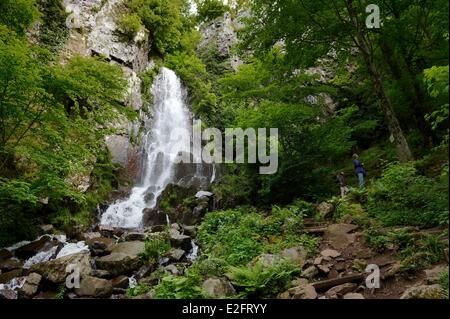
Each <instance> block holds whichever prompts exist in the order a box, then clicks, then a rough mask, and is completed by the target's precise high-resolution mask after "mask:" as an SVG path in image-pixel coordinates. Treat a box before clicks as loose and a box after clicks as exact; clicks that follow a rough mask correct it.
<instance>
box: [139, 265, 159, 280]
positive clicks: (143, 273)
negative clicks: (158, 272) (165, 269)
mask: <svg viewBox="0 0 450 319" xmlns="http://www.w3.org/2000/svg"><path fill="white" fill-rule="evenodd" d="M155 268H156V265H153V264H148V265H143V266H141V268H139V270H138V271H137V272H136V273H135V277H136V279H139V278H144V277H147V276H148V275H150V274H151V273H152V272H154V271H155Z"/></svg>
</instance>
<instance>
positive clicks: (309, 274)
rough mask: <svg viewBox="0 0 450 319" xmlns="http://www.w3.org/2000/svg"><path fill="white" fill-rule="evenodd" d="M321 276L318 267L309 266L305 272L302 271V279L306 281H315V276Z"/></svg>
mask: <svg viewBox="0 0 450 319" xmlns="http://www.w3.org/2000/svg"><path fill="white" fill-rule="evenodd" d="M318 274H319V271H318V270H317V267H315V266H309V267H308V268H306V269H305V270H303V271H302V277H303V278H306V279H313V278H314V277H315V276H317V275H318Z"/></svg>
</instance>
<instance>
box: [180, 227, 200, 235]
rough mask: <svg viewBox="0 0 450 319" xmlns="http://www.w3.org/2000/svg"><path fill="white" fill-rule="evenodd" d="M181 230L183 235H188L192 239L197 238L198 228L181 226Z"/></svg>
mask: <svg viewBox="0 0 450 319" xmlns="http://www.w3.org/2000/svg"><path fill="white" fill-rule="evenodd" d="M181 229H182V231H183V235H187V236H190V237H192V238H193V237H196V236H197V227H195V226H187V225H181Z"/></svg>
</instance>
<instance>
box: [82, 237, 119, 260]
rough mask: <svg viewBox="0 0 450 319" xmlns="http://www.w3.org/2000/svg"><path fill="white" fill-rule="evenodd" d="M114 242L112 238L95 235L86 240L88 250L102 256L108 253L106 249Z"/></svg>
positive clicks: (94, 254)
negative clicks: (95, 236)
mask: <svg viewBox="0 0 450 319" xmlns="http://www.w3.org/2000/svg"><path fill="white" fill-rule="evenodd" d="M113 244H114V240H112V239H111V238H107V237H97V238H92V239H88V240H86V245H88V247H89V250H90V251H91V252H92V255H93V256H103V255H106V254H107V253H109V252H108V251H107V249H108V248H109V247H110V246H111V245H113Z"/></svg>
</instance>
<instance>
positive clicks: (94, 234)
mask: <svg viewBox="0 0 450 319" xmlns="http://www.w3.org/2000/svg"><path fill="white" fill-rule="evenodd" d="M99 237H102V234H100V233H99V232H97V231H96V232H87V233H83V234H81V238H82V239H83V240H91V239H94V238H99Z"/></svg>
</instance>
